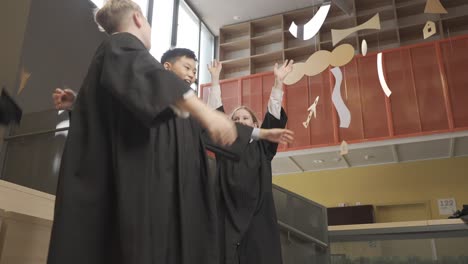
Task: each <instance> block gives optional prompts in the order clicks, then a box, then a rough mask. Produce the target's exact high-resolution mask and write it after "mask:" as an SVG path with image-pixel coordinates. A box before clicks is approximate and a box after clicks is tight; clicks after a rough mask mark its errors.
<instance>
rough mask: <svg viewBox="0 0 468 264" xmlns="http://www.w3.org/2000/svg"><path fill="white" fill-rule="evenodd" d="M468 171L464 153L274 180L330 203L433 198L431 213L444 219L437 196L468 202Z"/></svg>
mask: <svg viewBox="0 0 468 264" xmlns="http://www.w3.org/2000/svg"><path fill="white" fill-rule="evenodd" d="M467 171H468V157H460V158H450V159H440V160H428V161H418V162H408V163H396V164H388V165H380V166H371V167H357V168H349V169H340V170H330V171H321V172H306V173H300V174H291V175H283V176H276V177H274V178H273V183H274V184H277V185H279V186H281V187H283V188H285V189H288V190H290V191H292V192H295V193H297V194H299V195H302V196H304V197H306V198H308V199H311V200H313V201H316V202H318V203H320V204H323V205H324V206H327V207H336V206H338V204H340V203H347V204H348V205H354V204H356V203H357V202H360V203H361V204H372V205H378V204H404V203H415V202H416V203H419V202H425V201H429V202H430V211H431V212H430V217H431V218H432V219H443V218H447V217H448V215H440V214H439V210H438V205H437V199H443V198H455V200H456V204H457V207H458V209H460V208H461V207H462V205H463V204H468V191H467V186H468V177H467V175H468V172H467ZM401 218H404V216H401Z"/></svg>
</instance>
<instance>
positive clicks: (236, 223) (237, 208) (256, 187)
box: [216, 109, 287, 264]
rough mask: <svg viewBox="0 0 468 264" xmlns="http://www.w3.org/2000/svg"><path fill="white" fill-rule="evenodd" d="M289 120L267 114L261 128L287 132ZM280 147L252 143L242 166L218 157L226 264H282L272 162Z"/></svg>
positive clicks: (245, 153)
mask: <svg viewBox="0 0 468 264" xmlns="http://www.w3.org/2000/svg"><path fill="white" fill-rule="evenodd" d="M286 122H287V116H286V113H285V112H284V110H283V109H281V119H280V120H278V119H276V118H275V117H274V116H272V115H271V114H270V113H268V112H267V114H266V115H265V118H264V121H263V123H262V128H284V127H286ZM277 147H278V145H277V144H275V143H271V142H268V141H265V140H259V141H253V142H252V143H250V144H249V145H248V146H247V147H246V148H245V150H244V152H243V153H242V154H241V156H240V157H241V159H240V161H239V162H233V161H230V160H227V159H225V158H223V157H220V156H217V157H216V162H217V174H218V177H219V187H220V192H221V205H222V206H220V210H219V212H218V213H219V215H220V220H221V221H220V225H221V226H220V229H224V232H223V233H222V234H221V240H224V241H225V242H224V245H225V247H224V248H223V249H222V250H223V251H222V258H223V259H224V261H223V263H226V264H233V263H235V264H239V263H240V264H281V263H282V255H281V242H280V233H279V229H278V224H277V217H276V210H275V204H274V201H273V194H272V171H271V160H272V159H273V157H274V156H275V154H276V150H277Z"/></svg>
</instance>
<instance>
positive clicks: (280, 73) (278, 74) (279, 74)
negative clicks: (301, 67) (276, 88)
mask: <svg viewBox="0 0 468 264" xmlns="http://www.w3.org/2000/svg"><path fill="white" fill-rule="evenodd" d="M293 63H294V61H293V60H289V61H288V60H285V61H284V62H283V65H281V66H279V65H278V63H276V64H275V67H274V69H273V72H274V73H275V78H276V81H278V82H279V83H283V81H284V78H286V76H288V74H289V73H290V72H291V71H292V69H293Z"/></svg>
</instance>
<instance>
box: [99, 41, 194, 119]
mask: <svg viewBox="0 0 468 264" xmlns="http://www.w3.org/2000/svg"><path fill="white" fill-rule="evenodd" d="M122 35H123V34H122ZM127 39H128V38H122V40H121V42H108V43H107V45H109V47H107V48H106V49H105V53H104V57H103V65H102V73H101V78H100V83H101V85H102V86H103V87H105V88H106V89H109V91H110V93H111V94H112V95H113V96H115V97H116V98H117V100H118V101H120V102H121V103H122V104H123V105H124V106H125V107H126V108H127V109H128V110H129V111H131V112H132V113H133V114H134V115H135V116H136V117H137V118H138V119H140V121H142V122H143V123H144V124H145V125H147V126H151V125H152V124H154V122H155V120H156V118H157V117H158V115H159V114H160V113H161V112H163V110H165V109H166V108H168V107H169V106H170V105H172V104H175V103H176V102H177V101H178V100H181V99H182V98H183V95H184V94H185V93H186V92H188V91H190V89H191V88H190V87H189V86H188V84H187V83H185V82H184V81H183V80H181V79H180V78H179V77H177V76H176V75H175V74H174V73H172V72H170V71H168V70H165V69H164V67H163V66H162V65H161V64H160V63H159V62H158V61H157V60H156V59H154V58H153V57H152V56H151V55H150V54H149V51H148V50H147V49H145V48H142V46H141V45H136V44H135V43H136V42H135V41H128V43H122V42H125V41H127Z"/></svg>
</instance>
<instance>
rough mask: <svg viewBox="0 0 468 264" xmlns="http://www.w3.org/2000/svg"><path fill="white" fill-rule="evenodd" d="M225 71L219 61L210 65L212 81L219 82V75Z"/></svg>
mask: <svg viewBox="0 0 468 264" xmlns="http://www.w3.org/2000/svg"><path fill="white" fill-rule="evenodd" d="M222 69H223V64H222V63H221V62H219V61H217V60H214V61H212V62H211V63H210V64H208V71H209V72H210V74H211V79H212V80H213V79H215V80H219V75H220V74H221V70H222Z"/></svg>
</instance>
